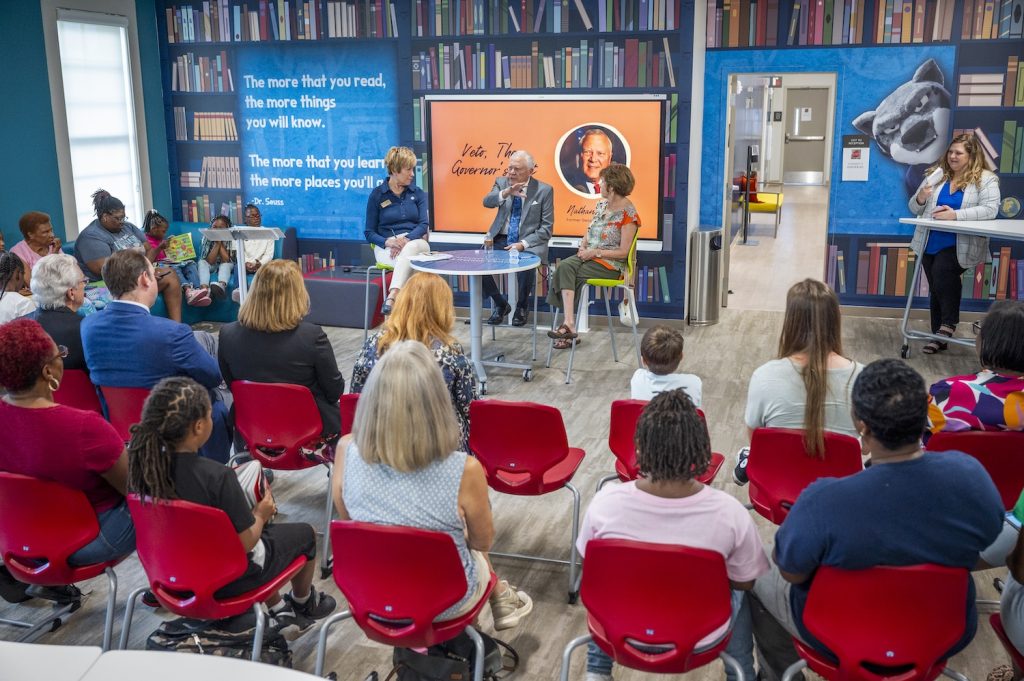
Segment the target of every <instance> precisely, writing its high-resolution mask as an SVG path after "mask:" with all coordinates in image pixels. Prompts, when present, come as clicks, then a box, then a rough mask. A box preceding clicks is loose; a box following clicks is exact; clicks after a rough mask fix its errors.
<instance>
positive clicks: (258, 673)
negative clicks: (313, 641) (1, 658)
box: [21, 650, 317, 681]
mask: <svg viewBox="0 0 1024 681" xmlns="http://www.w3.org/2000/svg"><path fill="white" fill-rule="evenodd" d="M44 678H45V679H46V681H49V677H44V676H41V675H39V674H38V673H36V674H34V675H32V676H23V677H21V679H22V680H25V679H40V680H42V679H44ZM315 678H317V677H315V676H313V675H312V674H306V673H305V672H300V671H296V670H294V669H285V668H283V667H275V666H273V665H269V664H261V663H258V662H251V661H249V660H236V659H233V658H227V657H215V656H213V655H196V654H192V653H171V652H164V651H159V650H111V651H109V652H106V653H104V654H103V655H102V656H100V659H99V660H97V662H96V664H94V665H93V666H92V667H91V668H90V669H89V671H88V672H87V673H86V675H85V676H83V677H81V681H228V680H229V679H241V680H242V681H311V680H312V679H315Z"/></svg>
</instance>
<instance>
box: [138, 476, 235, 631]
mask: <svg viewBox="0 0 1024 681" xmlns="http://www.w3.org/2000/svg"><path fill="white" fill-rule="evenodd" d="M128 510H129V511H130V512H131V514H132V522H133V523H134V524H135V548H136V551H138V554H139V562H141V563H142V569H143V570H144V571H145V573H146V577H147V578H148V579H149V585H150V588H151V589H152V590H153V593H154V594H156V596H157V598H158V599H160V601H161V602H162V603H163V604H164V605H165V606H167V608H168V609H169V610H171V611H172V612H175V613H176V614H179V615H184V616H186V617H197V618H199V619H219V618H221V617H225V616H226V615H224V614H222V613H221V611H220V610H219V608H218V604H217V602H216V600H215V599H214V597H213V594H214V592H215V591H217V590H218V589H220V588H221V587H223V586H225V585H226V584H229V583H230V582H233V581H234V580H236V579H238V578H239V577H241V576H242V574H243V573H245V570H246V568H247V567H248V565H249V561H248V559H247V558H246V555H245V551H244V550H243V547H242V541H241V540H240V539H239V538H238V533H237V532H235V528H234V526H232V524H231V521H230V520H229V519H228V516H227V514H226V513H225V512H224V511H222V510H220V509H219V508H213V507H211V506H203V505H202V504H194V503H192V502H190V501H181V500H180V499H177V500H171V501H168V500H151V499H147V500H146V501H145V502H143V501H142V499H141V498H140V497H139V495H138V494H130V495H128Z"/></svg>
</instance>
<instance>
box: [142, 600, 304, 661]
mask: <svg viewBox="0 0 1024 681" xmlns="http://www.w3.org/2000/svg"><path fill="white" fill-rule="evenodd" d="M255 637H256V613H254V612H253V611H251V610H249V611H247V612H244V613H242V614H241V615H237V616H235V617H229V618H227V619H223V620H217V621H212V622H211V621H209V620H197V619H191V618H188V617H179V618H177V619H173V620H168V621H167V622H164V623H163V624H161V625H160V627H159V628H157V630H156V631H154V632H153V633H152V634H150V635H149V638H147V639H146V649H147V650H169V651H177V652H182V653H198V654H200V655H217V656H219V657H234V658H238V659H243V660H248V659H250V658H251V657H252V642H253V639H254V638H255ZM260 660H261V661H262V662H264V663H266V664H272V665H276V666H278V667H289V668H290V667H291V666H292V651H291V650H289V649H288V641H286V640H285V638H284V636H282V635H281V633H280V632H279V631H278V630H277V629H276V628H275V627H274V626H273V621H272V620H271V621H270V622H268V623H267V626H266V627H265V628H264V630H263V650H262V651H261V653H260Z"/></svg>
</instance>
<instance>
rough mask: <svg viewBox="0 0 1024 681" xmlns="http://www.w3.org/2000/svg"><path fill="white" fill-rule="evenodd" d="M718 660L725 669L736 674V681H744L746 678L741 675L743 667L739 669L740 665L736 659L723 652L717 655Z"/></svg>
mask: <svg viewBox="0 0 1024 681" xmlns="http://www.w3.org/2000/svg"><path fill="white" fill-rule="evenodd" d="M718 659H719V660H721V661H722V662H723V663H724V664H725V666H726V667H731V668H732V670H733V672H734V673H735V674H736V681H746V678H747V677H746V676H745V675H744V674H743V667H741V666H740V663H739V662H737V661H736V658H734V657H733V656H732V655H730V654H728V653H726V652H724V651H723V652H721V653H718ZM751 681H753V679H751Z"/></svg>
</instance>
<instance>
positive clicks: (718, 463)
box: [697, 452, 725, 485]
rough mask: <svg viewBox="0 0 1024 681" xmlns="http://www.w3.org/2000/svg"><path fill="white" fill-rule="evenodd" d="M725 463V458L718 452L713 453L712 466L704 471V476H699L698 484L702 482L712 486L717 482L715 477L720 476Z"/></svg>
mask: <svg viewBox="0 0 1024 681" xmlns="http://www.w3.org/2000/svg"><path fill="white" fill-rule="evenodd" d="M723 463H725V457H724V456H722V455H721V454H719V453H718V452H712V453H711V464H710V465H709V466H708V469H707V470H706V471H704V474H703V475H698V476H697V480H698V482H702V483H704V484H705V485H710V484H711V483H712V482H714V481H715V476H717V475H718V471H719V470H720V469H721V468H722V464H723Z"/></svg>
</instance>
